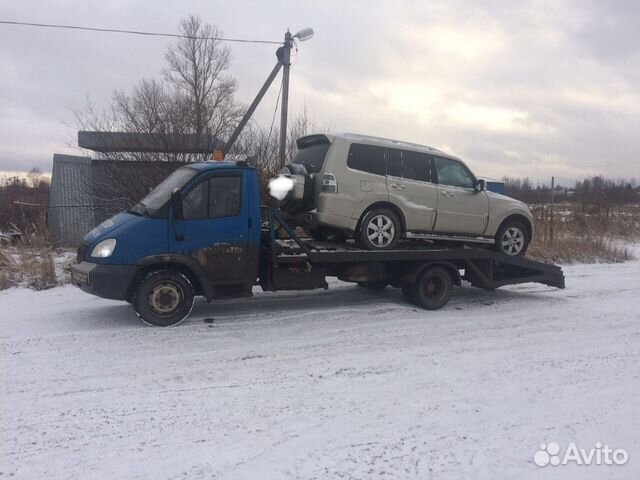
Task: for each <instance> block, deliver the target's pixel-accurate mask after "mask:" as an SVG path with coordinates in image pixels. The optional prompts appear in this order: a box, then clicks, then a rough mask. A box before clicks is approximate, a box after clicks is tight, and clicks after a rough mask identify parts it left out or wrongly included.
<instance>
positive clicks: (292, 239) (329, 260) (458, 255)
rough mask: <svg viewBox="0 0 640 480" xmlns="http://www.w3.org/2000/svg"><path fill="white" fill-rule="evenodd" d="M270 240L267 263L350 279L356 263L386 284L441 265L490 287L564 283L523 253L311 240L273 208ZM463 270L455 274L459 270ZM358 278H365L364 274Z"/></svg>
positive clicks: (557, 273) (557, 271)
mask: <svg viewBox="0 0 640 480" xmlns="http://www.w3.org/2000/svg"><path fill="white" fill-rule="evenodd" d="M268 218H269V228H268V230H267V232H265V233H268V235H269V240H270V241H267V242H266V244H265V247H266V248H268V249H269V250H270V252H268V253H269V254H268V255H266V256H265V257H266V258H267V259H268V262H269V263H270V265H271V266H272V268H279V267H284V268H286V266H287V265H296V264H301V263H307V264H309V265H310V266H314V267H316V268H323V269H324V271H325V273H326V275H328V276H337V277H338V278H343V279H346V280H347V281H357V280H351V279H350V277H349V275H345V272H349V271H352V270H353V267H354V266H360V267H361V268H360V271H362V272H365V273H366V272H367V271H369V272H372V276H373V278H376V279H379V278H382V277H384V276H385V275H386V277H387V278H388V279H389V281H390V283H392V284H393V283H394V280H398V281H397V282H396V283H400V284H401V283H402V282H403V281H415V275H414V276H412V275H407V272H419V271H420V270H421V269H422V268H424V267H427V266H434V265H443V266H446V267H447V268H449V269H450V270H451V271H452V273H454V277H455V275H456V274H457V275H459V276H458V279H460V280H466V281H468V282H470V283H471V285H473V286H476V287H480V288H485V289H494V288H498V287H501V286H503V285H510V284H516V283H527V282H537V283H542V284H545V285H549V286H553V287H557V288H564V287H565V279H564V274H563V272H562V269H561V268H560V267H559V266H556V265H551V264H547V263H542V262H537V261H534V260H530V259H528V258H525V257H522V256H509V255H505V254H503V253H498V252H496V251H493V250H490V249H488V248H469V247H466V246H464V245H462V244H461V245H460V246H455V247H451V246H441V245H437V244H433V243H428V242H422V241H417V240H406V241H403V242H400V243H399V244H398V247H397V248H395V249H393V250H379V251H372V250H365V249H362V248H359V247H358V246H357V245H356V244H355V243H354V242H353V241H346V242H330V241H316V240H313V239H310V238H304V237H299V236H298V235H297V234H296V233H295V232H294V231H293V229H291V227H290V226H289V225H287V223H286V222H285V221H284V220H283V219H282V218H281V217H279V215H278V214H277V212H275V211H272V210H270V212H269V217H268ZM276 223H277V224H280V226H282V228H283V229H284V230H285V231H286V232H287V234H288V237H289V238H285V239H282V238H278V236H277V234H276V230H277V229H276ZM461 271H462V272H463V273H460V272H461ZM362 278H366V275H363V276H362Z"/></svg>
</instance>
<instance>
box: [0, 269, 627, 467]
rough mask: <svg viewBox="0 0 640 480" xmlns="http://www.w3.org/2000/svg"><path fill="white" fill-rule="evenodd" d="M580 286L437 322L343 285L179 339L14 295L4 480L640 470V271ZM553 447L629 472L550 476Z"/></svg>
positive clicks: (477, 298) (89, 304)
mask: <svg viewBox="0 0 640 480" xmlns="http://www.w3.org/2000/svg"><path fill="white" fill-rule="evenodd" d="M565 275H566V277H567V289H566V290H556V289H553V288H548V287H545V286H542V285H536V284H527V285H521V286H515V287H508V288H504V289H501V290H498V291H496V292H492V293H490V292H485V291H482V290H477V289H472V288H469V287H467V288H461V289H460V288H459V289H456V291H455V292H454V297H453V298H452V300H451V302H450V304H449V305H448V306H447V307H445V309H443V310H441V311H438V312H425V311H422V310H418V309H416V308H414V307H412V306H410V305H408V304H406V303H405V302H404V300H403V298H402V296H401V294H400V293H399V292H398V291H396V290H393V289H387V290H386V291H384V292H369V291H365V290H363V289H360V288H358V287H355V286H352V285H349V284H342V283H334V284H332V285H331V289H330V290H329V291H328V292H309V293H282V294H259V295H257V296H256V297H254V298H252V299H248V300H247V299H244V300H233V301H225V302H219V303H215V304H211V305H207V304H206V303H198V304H197V305H196V307H195V309H194V311H193V314H192V316H191V317H190V319H189V320H188V321H186V322H185V323H183V324H182V325H181V326H179V327H177V328H170V329H158V328H150V327H146V326H143V324H142V323H141V322H140V321H138V319H137V317H136V316H135V314H134V313H133V311H132V309H131V308H130V307H129V306H128V305H127V304H124V303H119V302H112V301H107V300H101V299H98V298H94V297H92V296H90V295H87V294H85V293H82V292H81V291H79V290H77V289H75V288H74V287H71V286H66V287H60V288H55V289H52V290H48V291H44V292H34V291H30V290H24V289H12V290H7V291H4V292H0V342H1V350H0V353H1V365H2V394H1V396H0V402H1V403H0V412H1V423H0V431H1V432H2V443H1V445H0V448H1V454H0V478H1V479H4V478H20V479H40V478H42V479H45V478H46V479H63V478H64V479H68V478H77V479H87V478H100V479H133V478H149V479H210V478H226V479H284V478H304V479H327V478H329V479H332V478H340V479H352V478H353V479H369V478H374V479H403V478H416V479H430V478H435V479H457V478H470V479H480V478H487V479H500V478H509V479H516V478H518V479H522V478H534V479H570V478H580V479H584V478H593V479H600V478H628V479H634V478H640V311H639V307H638V305H639V300H638V299H639V297H640V263H638V262H629V263H626V264H619V265H590V266H584V265H579V266H574V267H568V268H566V269H565ZM552 441H554V442H558V443H559V444H560V445H561V446H564V445H567V444H568V443H569V442H575V444H576V445H577V446H578V447H580V448H586V449H591V448H593V447H594V444H595V443H596V442H601V443H603V444H607V445H609V446H611V447H612V448H624V449H625V450H626V451H627V452H628V454H629V460H628V462H627V463H626V464H625V465H623V466H616V465H590V466H578V465H575V464H573V465H565V466H562V465H560V466H546V467H543V468H541V467H537V466H536V465H535V464H534V463H533V456H534V454H535V453H536V451H537V450H538V449H539V448H540V444H541V443H548V442H552Z"/></svg>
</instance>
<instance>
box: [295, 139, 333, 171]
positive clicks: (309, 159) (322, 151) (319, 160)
mask: <svg viewBox="0 0 640 480" xmlns="http://www.w3.org/2000/svg"><path fill="white" fill-rule="evenodd" d="M329 145H330V144H329V143H328V142H324V143H317V144H314V145H309V146H305V147H303V148H300V149H299V150H298V153H296V156H295V157H293V163H299V164H300V165H304V166H306V167H307V168H308V169H309V171H311V172H313V173H318V172H320V170H322V167H323V165H324V157H325V156H326V155H327V150H329Z"/></svg>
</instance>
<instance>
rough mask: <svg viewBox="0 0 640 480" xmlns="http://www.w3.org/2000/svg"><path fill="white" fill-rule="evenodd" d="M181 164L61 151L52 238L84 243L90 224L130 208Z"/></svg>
mask: <svg viewBox="0 0 640 480" xmlns="http://www.w3.org/2000/svg"><path fill="white" fill-rule="evenodd" d="M181 165H183V163H181V162H161V161H118V160H96V159H92V158H89V157H80V156H74V155H61V154H55V155H54V156H53V170H52V174H51V193H50V195H49V212H48V224H49V233H50V235H51V238H52V239H53V241H54V242H55V243H57V244H59V245H64V246H75V245H78V244H79V243H80V242H81V241H82V239H83V238H84V236H85V235H86V233H87V232H89V230H91V229H92V228H94V227H95V226H96V225H98V224H100V223H101V222H102V221H104V220H106V219H107V218H109V217H111V216H112V215H114V214H116V213H118V212H121V211H123V210H127V209H129V208H130V207H131V206H132V205H133V204H134V203H135V202H137V201H138V200H140V199H141V198H142V197H144V196H145V195H146V194H147V192H148V191H149V190H150V189H151V188H153V187H155V186H156V185H157V184H158V183H160V182H161V181H162V180H164V179H165V178H166V177H167V176H168V175H169V174H170V173H171V172H173V171H174V170H175V169H176V168H178V167H180V166H181Z"/></svg>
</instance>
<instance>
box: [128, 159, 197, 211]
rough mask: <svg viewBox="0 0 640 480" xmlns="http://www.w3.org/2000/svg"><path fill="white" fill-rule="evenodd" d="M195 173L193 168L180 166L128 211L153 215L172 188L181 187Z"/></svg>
mask: <svg viewBox="0 0 640 480" xmlns="http://www.w3.org/2000/svg"><path fill="white" fill-rule="evenodd" d="M197 173H198V170H196V169H194V168H189V167H182V168H179V169H177V170H176V171H175V172H173V173H172V174H171V175H169V176H168V177H167V178H165V179H164V181H163V182H162V183H160V185H158V186H157V187H156V188H154V189H153V190H151V192H149V194H148V195H147V196H146V197H144V198H143V199H142V200H140V201H139V202H138V203H136V204H135V205H134V206H133V208H132V209H131V210H129V212H130V213H135V214H137V215H144V216H153V215H155V214H156V213H157V212H158V210H160V209H161V208H162V207H163V206H164V205H165V204H166V203H167V202H168V201H169V199H170V198H171V193H172V192H173V190H174V189H176V188H182V187H183V186H184V185H185V184H186V183H187V182H188V181H189V180H191V179H192V178H193V177H194V176H195V175H196V174H197Z"/></svg>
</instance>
